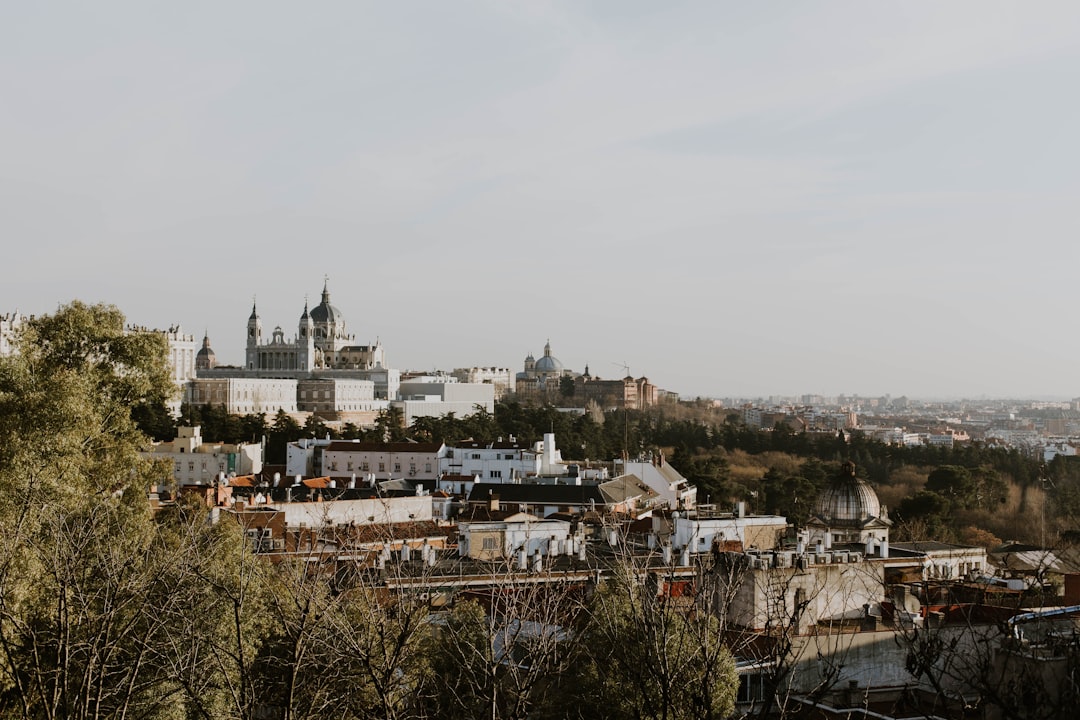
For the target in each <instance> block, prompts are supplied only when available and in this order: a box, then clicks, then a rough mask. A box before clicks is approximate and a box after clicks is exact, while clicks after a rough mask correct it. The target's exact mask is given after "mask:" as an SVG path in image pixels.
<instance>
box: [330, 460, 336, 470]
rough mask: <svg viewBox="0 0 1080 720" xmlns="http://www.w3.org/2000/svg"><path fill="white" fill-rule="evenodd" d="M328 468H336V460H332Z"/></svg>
mask: <svg viewBox="0 0 1080 720" xmlns="http://www.w3.org/2000/svg"><path fill="white" fill-rule="evenodd" d="M330 469H331V470H337V461H336V460H335V461H334V462H332V463H330Z"/></svg>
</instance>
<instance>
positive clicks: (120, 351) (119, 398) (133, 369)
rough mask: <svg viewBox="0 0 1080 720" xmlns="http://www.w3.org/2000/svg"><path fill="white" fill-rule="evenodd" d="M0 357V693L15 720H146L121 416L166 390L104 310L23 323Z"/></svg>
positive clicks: (135, 494) (157, 365)
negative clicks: (133, 718)
mask: <svg viewBox="0 0 1080 720" xmlns="http://www.w3.org/2000/svg"><path fill="white" fill-rule="evenodd" d="M19 349H20V352H19V354H18V355H16V356H14V357H9V358H4V359H0V487H3V488H4V492H3V493H0V527H3V528H4V529H5V532H4V533H3V534H2V536H0V687H2V690H3V693H4V694H3V696H2V697H3V704H4V706H6V707H4V708H3V710H6V711H11V712H17V713H18V714H21V715H23V716H24V717H42V718H54V717H66V718H81V717H120V718H123V717H127V716H129V715H135V714H140V715H144V714H153V712H154V711H155V708H159V707H160V705H161V703H163V702H165V701H166V699H167V698H168V697H170V694H169V693H168V692H167V690H166V687H167V685H168V680H167V678H166V677H164V676H163V675H162V674H160V673H155V672H154V671H153V667H152V663H151V662H150V654H151V650H152V648H153V646H154V642H155V640H156V639H157V638H158V637H159V636H160V632H161V631H162V629H163V626H162V624H161V623H160V621H159V620H158V619H157V618H155V617H154V616H153V614H152V613H149V612H147V605H146V600H147V598H150V597H154V596H155V595H158V594H160V593H161V592H162V590H163V588H162V587H161V585H160V582H159V580H158V578H159V576H160V573H159V571H160V569H161V566H160V556H159V555H157V554H156V553H155V552H153V549H154V538H155V534H154V528H153V524H152V521H151V518H150V513H149V505H148V502H147V492H146V490H147V487H148V485H149V483H150V482H151V480H152V478H153V477H154V473H153V472H152V464H151V463H149V462H147V461H143V460H142V459H141V458H140V456H139V451H140V450H141V449H142V448H143V447H145V445H146V438H145V436H144V435H143V434H142V433H141V432H140V431H139V429H138V426H137V425H136V423H135V421H134V419H133V417H132V408H133V407H138V406H140V405H156V404H158V403H162V402H164V400H165V399H167V398H168V397H169V395H170V393H171V392H172V390H173V386H172V383H171V381H170V379H169V376H168V372H167V369H166V363H165V350H166V348H165V340H164V338H162V337H161V336H160V335H158V334H151V333H137V332H126V331H125V330H124V319H123V315H121V313H120V312H119V311H118V310H117V309H116V308H114V307H111V306H107V305H85V304H83V303H80V302H74V303H72V304H70V305H67V306H64V307H61V308H60V309H59V310H58V311H57V312H56V313H55V314H54V315H46V316H43V317H40V318H36V319H33V320H31V321H30V322H29V323H28V325H27V328H26V331H25V333H24V334H23V336H22V338H21V340H20V347H19Z"/></svg>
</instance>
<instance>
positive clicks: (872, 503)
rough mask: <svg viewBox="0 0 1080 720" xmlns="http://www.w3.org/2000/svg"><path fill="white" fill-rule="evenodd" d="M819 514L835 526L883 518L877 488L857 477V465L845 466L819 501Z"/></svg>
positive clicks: (817, 508)
mask: <svg viewBox="0 0 1080 720" xmlns="http://www.w3.org/2000/svg"><path fill="white" fill-rule="evenodd" d="M815 514H816V515H817V516H818V517H819V518H821V519H822V520H825V521H826V522H828V523H829V524H833V525H845V524H851V525H862V524H863V523H864V522H866V521H867V520H869V519H871V518H876V517H878V516H879V515H881V503H880V501H879V500H878V496H877V493H876V492H874V488H872V487H870V484H869V483H867V482H866V481H865V480H861V479H859V478H857V477H855V465H854V464H852V463H844V465H843V467H842V469H841V471H840V475H838V476H837V477H836V478H835V479H834V480H833V481H832V482H831V483H830V484H829V486H828V487H826V488H825V489H824V490H823V491H822V492H821V494H820V495H819V496H818V499H817V506H816V508H815Z"/></svg>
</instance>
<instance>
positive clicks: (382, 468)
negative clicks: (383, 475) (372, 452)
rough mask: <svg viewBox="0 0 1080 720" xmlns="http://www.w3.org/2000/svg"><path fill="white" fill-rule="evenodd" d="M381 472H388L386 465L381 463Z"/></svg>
mask: <svg viewBox="0 0 1080 720" xmlns="http://www.w3.org/2000/svg"><path fill="white" fill-rule="evenodd" d="M379 472H386V463H384V462H381V463H379Z"/></svg>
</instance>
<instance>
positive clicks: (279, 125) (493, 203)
mask: <svg viewBox="0 0 1080 720" xmlns="http://www.w3.org/2000/svg"><path fill="white" fill-rule="evenodd" d="M1078 80H1080V3H1075V2H1051V1H1046V2H1039V3H1022V2H1012V3H1002V2H987V1H985V0H979V1H970V2H966V1H956V2H948V3H938V2H929V1H925V2H923V1H915V2H904V3H868V2H865V1H862V0H860V1H853V2H827V1H824V2H815V3H757V2H743V1H741V0H740V1H739V2H723V1H714V2H677V1H668V2H662V3H657V2H638V1H637V0H617V1H616V0H612V1H611V2H586V1H581V0H577V1H572V2H570V1H568V2H539V1H537V2H525V3H505V2H497V1H495V0H492V1H490V2H471V1H468V0H461V1H456V2H446V1H445V0H438V1H435V0H431V1H426V2H425V1H422V0H417V1H415V2H356V1H349V2H319V3H294V2H288V3H286V2H276V1H274V0H259V1H257V2H244V1H236V2H227V3H221V2H185V3H172V2H170V3H164V2H149V1H147V0H138V1H133V2H121V1H116V2H105V3H74V2H71V3H63V2H58V3H15V2H13V3H4V4H3V5H2V6H0V98H2V99H3V100H2V102H0V233H2V237H3V242H2V246H0V250H2V255H0V269H2V272H0V274H2V276H3V281H2V282H0V313H3V312H14V311H19V312H21V313H24V314H41V313H48V312H52V311H54V310H55V309H56V308H57V307H58V306H59V305H61V304H63V303H66V302H69V301H71V300H73V299H79V300H82V301H85V302H107V303H112V304H115V305H116V306H117V307H119V308H120V309H121V310H122V311H123V312H124V313H125V314H126V315H127V317H128V319H129V320H130V321H131V322H132V323H135V324H138V325H146V326H150V327H159V328H165V327H168V326H171V325H174V324H180V325H181V326H182V327H183V328H184V330H185V331H186V332H189V333H192V334H194V335H196V336H197V337H198V338H199V339H201V338H202V336H203V333H204V332H206V333H208V335H209V338H210V340H211V344H212V346H213V348H214V350H215V352H216V354H217V356H218V359H219V361H221V362H231V363H237V364H240V363H242V362H243V347H244V346H243V343H244V338H245V327H246V322H247V318H248V315H249V314H250V311H251V306H252V301H253V298H254V299H255V301H256V302H257V305H258V310H259V314H260V316H261V317H262V321H263V324H264V328H265V330H264V332H266V333H267V334H269V330H270V329H272V328H273V327H274V326H275V325H280V326H282V328H283V329H284V330H285V332H286V335H287V336H288V337H290V338H291V337H292V336H293V335H294V334H295V333H296V329H297V325H298V322H299V318H300V314H301V312H302V310H303V306H304V302H305V298H308V300H309V301H310V302H311V304H312V306H314V305H315V304H317V303H318V301H319V294H320V292H321V290H322V287H323V283H324V279H326V278H328V283H329V288H330V292H331V299H332V302H333V304H334V305H335V306H336V307H338V308H339V309H340V310H341V311H342V312H343V313H344V315H345V318H346V322H347V323H348V328H349V331H350V332H352V333H354V334H355V335H356V340H357V342H358V343H360V344H366V343H368V342H372V341H374V340H376V339H379V340H381V341H382V343H383V345H384V347H385V348H386V354H387V360H388V364H390V365H391V366H393V367H397V368H401V369H403V370H421V369H427V370H430V369H444V370H450V369H453V368H455V367H468V366H474V365H481V366H503V367H511V368H514V369H516V370H520V369H521V367H522V364H523V361H524V358H525V356H526V355H527V354H529V353H533V354H535V355H537V356H539V355H540V354H541V353H542V352H543V346H544V343H545V342H546V341H548V340H549V339H550V342H551V347H552V353H553V354H554V355H555V356H556V357H558V358H559V359H560V360H561V361H562V362H563V364H564V365H565V366H566V367H567V368H571V369H574V370H577V371H582V370H584V368H585V365H586V364H588V366H589V370H590V372H591V373H592V374H593V375H597V376H601V377H606V378H614V377H620V376H622V375H623V374H624V370H625V368H626V367H629V370H630V373H631V374H633V375H634V376H642V375H645V376H648V377H649V378H650V380H652V381H653V382H654V383H656V384H658V385H660V386H661V387H663V388H665V389H669V390H673V391H675V392H678V393H680V394H681V395H683V396H689V397H693V396H713V397H731V396H737V397H755V396H768V395H797V394H803V393H814V394H824V395H835V394H840V393H844V394H860V395H884V394H887V393H888V394H892V395H893V396H899V395H907V396H909V397H978V396H989V397H1002V396H1009V397H1051V396H1052V397H1066V398H1067V397H1075V396H1080V378H1078V377H1077V372H1076V366H1077V361H1078V359H1080V333H1078V332H1076V330H1075V328H1073V327H1072V326H1071V321H1070V318H1071V317H1073V309H1074V307H1075V305H1076V304H1077V293H1076V291H1075V287H1076V283H1075V278H1076V276H1077V274H1078V273H1080V263H1078V260H1080V251H1078V250H1077V242H1076V238H1077V237H1078V232H1077V231H1078V229H1080V205H1078V203H1077V198H1078V196H1080V195H1078V190H1080V141H1078V140H1077V135H1078V132H1080V93H1077V92H1076V88H1077V82H1078Z"/></svg>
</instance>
